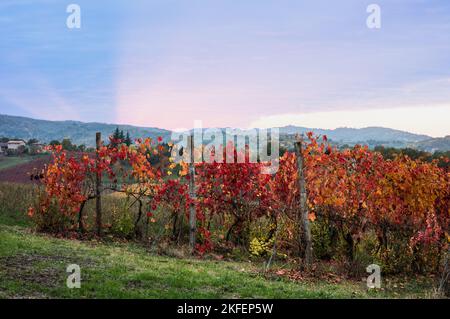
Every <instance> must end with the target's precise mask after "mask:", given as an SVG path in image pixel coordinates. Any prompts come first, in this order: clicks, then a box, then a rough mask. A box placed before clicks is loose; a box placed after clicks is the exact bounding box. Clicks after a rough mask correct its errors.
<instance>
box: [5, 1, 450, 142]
mask: <svg viewBox="0 0 450 319" xmlns="http://www.w3.org/2000/svg"><path fill="white" fill-rule="evenodd" d="M70 3H76V4H78V5H80V7H81V28H80V29H68V28H67V27H66V19H67V16H68V15H69V14H68V13H66V7H67V6H68V5H69V4H70ZM371 3H376V4H378V5H379V6H380V8H381V29H369V28H367V26H366V19H367V17H368V15H369V14H368V13H367V12H366V8H367V6H368V5H369V4H371ZM0 39H1V41H0V113H4V114H11V115H23V116H30V117H35V118H43V119H51V120H65V119H71V120H81V121H90V122H92V121H99V122H114V123H127V124H135V125H142V126H156V127H163V128H169V129H175V128H181V127H192V125H193V123H194V120H201V121H203V125H204V126H236V127H252V126H259V127H263V126H266V127H267V126H278V125H287V124H295V125H303V126H313V127H321V128H335V127H339V126H352V127H363V126H371V125H378V126H389V127H392V128H398V129H404V130H408V131H412V132H418V133H425V134H429V135H432V136H443V135H446V134H450V130H449V125H448V123H447V122H448V118H450V1H446V0H440V1H437V0H434V1H433V0H421V1H419V0H390V1H376V0H371V1H361V0H358V1H357V0H346V1H339V3H338V1H331V0H329V1H323V0H322V1H321V0H319V1H300V0H295V1H294V0H292V1H286V0H277V1H275V0H270V1H269V0H258V1H257V0H244V1H233V0H227V1H225V0H214V1H204V0H203V1H200V0H198V1H196V0H184V1H182V0H158V1H154V0H148V1H125V0H119V1H106V0H96V1H93V0H71V1H61V0H14V1H13V0H2V1H1V2H0ZM446 119H447V120H446Z"/></svg>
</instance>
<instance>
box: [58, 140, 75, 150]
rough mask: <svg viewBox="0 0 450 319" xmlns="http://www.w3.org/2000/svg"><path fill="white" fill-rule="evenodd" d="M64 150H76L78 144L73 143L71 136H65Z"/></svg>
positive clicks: (62, 143) (63, 141)
mask: <svg viewBox="0 0 450 319" xmlns="http://www.w3.org/2000/svg"><path fill="white" fill-rule="evenodd" d="M61 145H62V148H63V150H66V151H74V150H76V145H74V144H72V142H71V140H70V139H69V138H65V139H63V140H62V142H61Z"/></svg>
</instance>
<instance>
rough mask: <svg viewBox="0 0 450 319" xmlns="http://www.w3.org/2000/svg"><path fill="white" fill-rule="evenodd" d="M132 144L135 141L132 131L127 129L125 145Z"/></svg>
mask: <svg viewBox="0 0 450 319" xmlns="http://www.w3.org/2000/svg"><path fill="white" fill-rule="evenodd" d="M131 144H133V142H132V141H131V137H130V133H129V132H128V131H127V136H126V137H125V145H126V146H130V145H131Z"/></svg>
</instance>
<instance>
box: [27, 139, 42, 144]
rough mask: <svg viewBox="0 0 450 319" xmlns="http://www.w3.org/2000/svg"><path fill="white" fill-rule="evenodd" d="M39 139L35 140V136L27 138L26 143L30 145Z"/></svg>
mask: <svg viewBox="0 0 450 319" xmlns="http://www.w3.org/2000/svg"><path fill="white" fill-rule="evenodd" d="M38 142H39V141H38V140H37V139H35V138H30V139H29V140H28V142H27V145H32V144H36V143H38Z"/></svg>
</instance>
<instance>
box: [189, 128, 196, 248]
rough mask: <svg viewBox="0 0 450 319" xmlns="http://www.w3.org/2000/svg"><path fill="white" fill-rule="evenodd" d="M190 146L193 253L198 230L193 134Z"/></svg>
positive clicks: (190, 212)
mask: <svg viewBox="0 0 450 319" xmlns="http://www.w3.org/2000/svg"><path fill="white" fill-rule="evenodd" d="M188 148H189V151H190V154H189V156H190V162H189V197H190V199H191V203H190V204H189V246H190V249H191V253H194V250H195V232H196V224H197V221H196V212H195V203H194V201H195V199H196V194H195V163H194V158H195V156H194V137H193V135H191V136H189V138H188Z"/></svg>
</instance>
